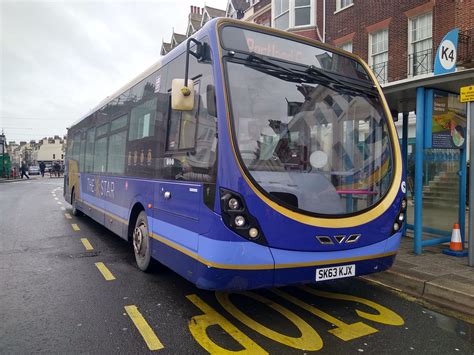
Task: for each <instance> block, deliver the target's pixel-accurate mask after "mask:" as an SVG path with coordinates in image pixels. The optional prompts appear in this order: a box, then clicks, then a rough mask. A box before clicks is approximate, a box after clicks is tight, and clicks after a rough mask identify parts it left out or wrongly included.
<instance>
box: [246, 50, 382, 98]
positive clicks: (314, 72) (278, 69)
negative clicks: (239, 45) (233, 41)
mask: <svg viewBox="0 0 474 355" xmlns="http://www.w3.org/2000/svg"><path fill="white" fill-rule="evenodd" d="M245 60H246V62H247V63H254V64H257V63H260V64H263V65H260V66H258V70H259V71H262V72H265V73H267V74H270V75H272V76H276V77H279V78H281V79H284V80H299V81H303V82H315V83H317V84H321V85H324V86H328V87H330V88H332V89H334V90H336V91H338V92H343V93H345V94H348V95H351V94H352V95H354V94H363V95H369V96H377V95H378V92H377V91H376V90H375V86H374V85H364V84H362V83H361V84H360V85H359V84H355V83H352V82H350V81H348V80H343V79H342V78H341V79H339V78H337V77H336V75H333V74H331V73H328V72H327V71H326V70H324V69H321V68H318V67H316V66H314V65H310V66H305V69H303V70H298V69H294V68H288V67H285V66H283V65H281V64H278V63H276V62H275V61H274V60H271V59H269V58H266V57H264V56H262V55H260V54H257V53H251V54H249V55H248V56H247V58H246V59H245ZM295 65H298V66H302V65H301V64H297V63H295ZM308 79H309V80H308ZM330 84H335V85H337V87H335V88H333V87H331V85H330Z"/></svg>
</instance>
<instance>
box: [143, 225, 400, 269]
mask: <svg viewBox="0 0 474 355" xmlns="http://www.w3.org/2000/svg"><path fill="white" fill-rule="evenodd" d="M149 236H150V237H151V238H153V239H155V240H157V241H159V242H161V243H163V244H166V245H167V246H169V247H170V248H172V249H175V250H178V251H180V252H181V253H183V254H186V255H187V256H189V257H190V258H193V259H194V260H196V261H199V262H200V263H201V264H204V265H206V266H210V267H214V268H216V269H227V270H273V269H294V268H299V267H309V266H321V265H333V264H342V263H348V262H354V261H363V260H370V259H378V258H383V257H387V256H392V255H395V254H396V252H389V253H381V254H372V255H365V256H357V257H352V258H341V259H334V260H319V261H308V262H304V263H289V264H276V265H275V264H248V265H235V264H222V263H215V262H212V261H209V260H206V259H204V258H203V257H201V256H200V255H198V254H197V253H195V252H193V251H190V250H189V249H186V248H183V247H182V246H180V245H178V244H176V243H173V242H172V241H170V240H169V239H166V238H164V237H162V236H160V235H158V234H155V233H151V232H150V233H149Z"/></svg>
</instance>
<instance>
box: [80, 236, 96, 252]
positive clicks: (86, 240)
mask: <svg viewBox="0 0 474 355" xmlns="http://www.w3.org/2000/svg"><path fill="white" fill-rule="evenodd" d="M81 242H82V244H83V245H84V248H86V250H94V248H93V247H92V245H91V243H90V242H89V240H88V239H87V238H81Z"/></svg>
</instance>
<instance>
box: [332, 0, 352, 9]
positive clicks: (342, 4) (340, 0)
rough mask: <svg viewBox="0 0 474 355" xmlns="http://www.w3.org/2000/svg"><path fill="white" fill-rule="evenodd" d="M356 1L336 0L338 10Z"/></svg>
mask: <svg viewBox="0 0 474 355" xmlns="http://www.w3.org/2000/svg"><path fill="white" fill-rule="evenodd" d="M353 3H354V1H353V0H336V11H339V10H342V9H345V8H346V7H349V6H351V5H352V4H353Z"/></svg>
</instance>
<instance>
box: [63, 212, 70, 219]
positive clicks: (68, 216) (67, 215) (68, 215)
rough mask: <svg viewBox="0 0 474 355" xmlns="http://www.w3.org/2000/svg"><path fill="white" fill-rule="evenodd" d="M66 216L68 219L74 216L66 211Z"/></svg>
mask: <svg viewBox="0 0 474 355" xmlns="http://www.w3.org/2000/svg"><path fill="white" fill-rule="evenodd" d="M64 217H66V218H67V219H72V216H71V215H70V214H69V213H65V214H64Z"/></svg>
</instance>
